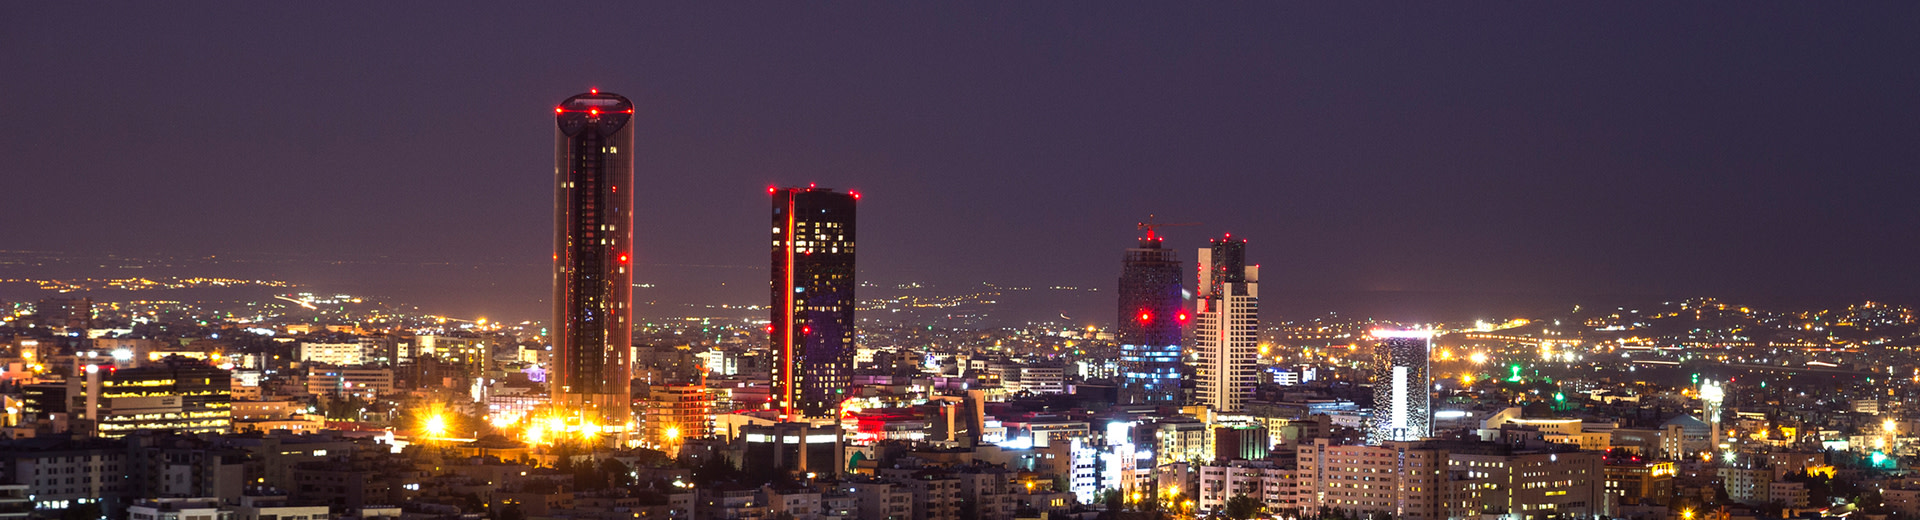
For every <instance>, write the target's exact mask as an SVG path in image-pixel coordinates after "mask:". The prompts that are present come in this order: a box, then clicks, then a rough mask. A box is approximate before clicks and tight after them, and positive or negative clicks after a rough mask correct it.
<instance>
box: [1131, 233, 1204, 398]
mask: <svg viewBox="0 0 1920 520" xmlns="http://www.w3.org/2000/svg"><path fill="white" fill-rule="evenodd" d="M1161 242H1162V240H1161V238H1160V237H1159V236H1157V235H1155V234H1154V233H1153V230H1151V229H1149V230H1147V236H1146V238H1142V239H1140V247H1137V248H1132V249H1128V250H1127V251H1126V254H1125V256H1124V257H1123V258H1122V263H1121V267H1120V309H1119V310H1120V319H1119V326H1118V327H1117V329H1118V334H1116V335H1115V339H1116V340H1118V342H1119V343H1120V363H1121V367H1122V368H1121V369H1122V371H1123V374H1122V377H1121V381H1120V385H1121V386H1120V400H1121V402H1122V403H1126V404H1169V405H1176V406H1177V405H1180V404H1182V403H1181V402H1180V401H1181V399H1180V366H1181V361H1180V340H1181V336H1182V333H1183V328H1184V327H1185V325H1186V323H1187V321H1188V318H1189V316H1187V311H1186V303H1185V301H1184V299H1183V297H1182V295H1181V292H1182V290H1183V289H1184V287H1183V285H1182V282H1181V281H1180V277H1181V270H1180V260H1179V258H1178V257H1177V256H1176V255H1175V254H1174V252H1173V250H1171V249H1167V248H1164V247H1161Z"/></svg>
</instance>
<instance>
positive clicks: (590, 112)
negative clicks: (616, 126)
mask: <svg viewBox="0 0 1920 520" xmlns="http://www.w3.org/2000/svg"><path fill="white" fill-rule="evenodd" d="M587 115H590V116H597V115H600V109H599V108H598V107H595V108H589V109H587Z"/></svg>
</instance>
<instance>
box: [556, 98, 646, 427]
mask: <svg viewBox="0 0 1920 520" xmlns="http://www.w3.org/2000/svg"><path fill="white" fill-rule="evenodd" d="M632 118H633V102H631V101H628V100H627V98H625V97H622V96H620V95H618V94H609V93H604V92H599V91H597V90H596V91H594V92H590V93H586V94H580V95H577V96H573V97H570V98H567V100H566V101H563V102H561V103H560V105H559V106H557V107H554V121H555V124H556V126H557V128H556V131H555V133H554V168H553V174H554V175H553V176H554V183H555V185H554V233H553V237H554V243H553V326H552V330H551V331H550V332H551V333H552V335H553V336H552V337H553V350H554V369H553V372H552V374H551V376H550V379H551V381H550V383H551V384H552V391H553V393H552V399H553V406H554V407H555V408H556V409H557V410H558V411H559V412H560V413H562V414H566V415H568V416H570V417H571V419H573V420H575V421H577V422H579V423H580V427H582V428H591V429H597V430H599V431H602V432H623V431H625V428H626V427H627V424H628V422H629V420H630V418H631V416H632V403H631V397H629V396H630V394H631V391H632V390H631V388H630V385H631V384H632V379H633V372H632V369H631V368H630V363H631V360H630V359H629V358H630V357H631V356H632V342H633V325H632V315H633V309H632V301H633V299H632V293H633V271H632V264H633V253H634V252H633V128H632V125H630V124H628V123H629V122H630V121H631V120H632Z"/></svg>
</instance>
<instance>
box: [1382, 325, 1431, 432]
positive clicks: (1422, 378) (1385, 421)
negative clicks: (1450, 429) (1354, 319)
mask: <svg viewBox="0 0 1920 520" xmlns="http://www.w3.org/2000/svg"><path fill="white" fill-rule="evenodd" d="M1372 335H1373V339H1374V340H1375V341H1376V342H1377V343H1376V344H1375V346H1374V348H1373V417H1372V427H1371V428H1369V429H1368V432H1367V442H1368V443H1370V444H1380V443H1383V442H1386V441H1417V440H1420V439H1422V438H1425V437H1429V436H1432V435H1433V392H1432V390H1433V380H1432V379H1431V378H1429V377H1428V372H1427V368H1428V351H1430V350H1431V349H1432V341H1433V331H1431V330H1376V331H1373V334H1372Z"/></svg>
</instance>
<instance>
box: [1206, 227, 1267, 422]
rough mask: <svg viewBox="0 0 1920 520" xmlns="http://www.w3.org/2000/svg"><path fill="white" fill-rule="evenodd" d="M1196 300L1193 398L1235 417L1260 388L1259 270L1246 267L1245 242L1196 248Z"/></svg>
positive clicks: (1222, 241) (1225, 240)
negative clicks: (1198, 280) (1197, 280)
mask: <svg viewBox="0 0 1920 520" xmlns="http://www.w3.org/2000/svg"><path fill="white" fill-rule="evenodd" d="M1199 260H1200V261H1199V262H1198V263H1199V267H1200V283H1199V284H1198V285H1196V286H1195V287H1196V289H1197V290H1198V291H1199V294H1198V295H1196V297H1195V298H1194V301H1195V304H1194V322H1193V356H1194V359H1192V360H1190V361H1189V362H1191V363H1193V365H1194V376H1195V377H1194V378H1195V379H1196V380H1197V381H1198V383H1199V387H1198V388H1197V389H1196V391H1195V392H1194V396H1195V397H1196V398H1197V400H1198V401H1199V402H1197V403H1195V404H1204V405H1207V406H1210V407H1212V408H1213V409H1214V410H1215V411H1221V412H1238V411H1240V410H1241V409H1242V408H1244V407H1245V406H1246V402H1247V395H1248V394H1251V393H1253V390H1254V387H1255V386H1257V385H1258V384H1259V382H1258V380H1257V377H1258V375H1257V374H1258V370H1257V367H1258V365H1259V359H1258V357H1257V356H1258V355H1259V350H1260V266H1257V265H1255V266H1248V265H1247V241H1246V240H1245V239H1240V240H1234V239H1233V235H1231V234H1229V235H1227V236H1226V238H1220V239H1216V240H1213V244H1212V246H1211V247H1204V248H1201V249H1200V258H1199Z"/></svg>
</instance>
